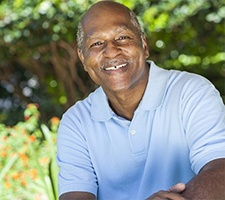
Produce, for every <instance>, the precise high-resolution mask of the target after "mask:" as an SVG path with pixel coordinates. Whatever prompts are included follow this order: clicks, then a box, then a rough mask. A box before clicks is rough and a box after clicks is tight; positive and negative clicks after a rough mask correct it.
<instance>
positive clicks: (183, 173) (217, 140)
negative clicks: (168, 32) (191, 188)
mask: <svg viewBox="0 0 225 200" xmlns="http://www.w3.org/2000/svg"><path fill="white" fill-rule="evenodd" d="M149 63H150V65H151V67H150V74H149V82H148V85H147V88H146V91H145V94H144V97H143V99H142V101H141V102H140V104H139V106H138V108H137V109H136V111H135V114H134V117H133V119H132V121H128V120H125V119H123V118H121V117H119V116H117V115H116V114H114V113H113V111H112V110H111V109H110V107H109V104H108V101H107V97H106V95H105V93H104V92H103V90H102V88H101V87H99V88H98V89H97V90H96V91H94V92H93V93H91V94H90V95H89V96H88V97H87V98H86V99H84V100H83V101H79V102H77V103H76V104H75V105H74V106H72V107H71V108H70V109H69V110H68V111H67V112H66V113H65V114H64V115H63V118H62V120H61V123H60V127H59V131H58V139H57V147H58V154H57V161H58V165H59V167H60V173H59V195H61V194H63V193H66V192H71V191H86V192H90V193H93V194H94V195H96V196H97V199H103V200H112V199H116V200H142V199H146V198H147V197H149V196H150V195H152V194H153V193H155V192H157V191H159V190H167V189H168V188H170V187H171V186H172V185H174V184H176V183H178V182H184V183H186V182H188V181H189V180H190V179H191V178H192V177H193V176H195V174H197V173H198V172H199V170H200V169H201V168H202V167H203V166H204V165H205V164H206V163H207V162H209V161H211V160H213V159H217V158H222V157H223V158H224V157H225V108H224V105H223V102H222V99H221V98H220V95H219V93H218V91H217V90H216V89H215V88H214V86H213V85H212V84H211V83H210V82H209V81H208V80H206V79H205V78H203V77H201V76H199V75H194V74H191V73H187V72H180V71H175V70H165V69H162V68H159V67H157V66H156V65H155V64H154V63H153V62H151V61H150V62H149Z"/></svg>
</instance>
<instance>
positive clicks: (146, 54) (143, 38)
mask: <svg viewBox="0 0 225 200" xmlns="http://www.w3.org/2000/svg"><path fill="white" fill-rule="evenodd" d="M141 39H142V47H143V49H144V52H145V57H146V58H148V57H149V47H148V43H147V39H146V37H145V35H144V34H143V35H142V37H141Z"/></svg>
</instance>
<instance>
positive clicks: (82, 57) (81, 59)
mask: <svg viewBox="0 0 225 200" xmlns="http://www.w3.org/2000/svg"><path fill="white" fill-rule="evenodd" d="M77 55H78V57H79V58H80V61H81V62H82V64H83V66H84V70H85V71H87V67H86V66H85V64H84V55H83V53H82V50H81V49H77Z"/></svg>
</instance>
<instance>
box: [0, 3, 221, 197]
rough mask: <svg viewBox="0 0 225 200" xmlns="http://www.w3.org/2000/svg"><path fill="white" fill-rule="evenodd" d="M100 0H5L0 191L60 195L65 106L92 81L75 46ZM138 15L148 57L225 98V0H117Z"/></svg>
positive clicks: (0, 23)
mask: <svg viewBox="0 0 225 200" xmlns="http://www.w3.org/2000/svg"><path fill="white" fill-rule="evenodd" d="M94 2H96V1H95V0H1V1H0V191H1V193H0V197H1V199H2V200H4V199H6V200H8V199H21V200H22V199H24V200H25V199H29V200H31V199H39V200H40V199H43V200H46V199H52V200H55V199H57V180H56V179H57V178H56V177H57V166H56V163H55V152H56V147H55V146H56V145H55V140H56V132H57V126H58V123H59V120H60V118H61V116H62V114H63V113H64V112H65V111H66V110H67V109H68V108H69V107H70V106H71V105H73V104H74V103H75V102H76V101H78V100H80V99H83V98H84V97H86V96H87V95H88V94H89V93H90V92H91V91H93V90H94V89H95V88H96V87H97V85H95V84H94V83H93V82H92V81H91V80H90V79H89V77H88V75H87V73H86V72H84V70H83V67H82V65H81V63H80V61H79V59H78V57H77V54H76V41H75V37H76V31H77V24H78V21H79V19H80V17H81V16H82V14H83V13H84V11H85V10H87V9H88V8H89V7H90V6H91V5H92V4H93V3H94ZM117 2H120V3H123V4H125V5H126V6H128V7H129V8H130V9H132V10H133V11H134V12H135V13H136V14H137V16H138V18H139V20H140V22H141V25H142V27H143V30H144V31H145V33H146V37H147V40H148V44H149V47H150V57H149V59H151V60H153V61H154V62H155V63H156V64H157V65H159V66H161V67H163V68H167V69H177V70H186V71H189V72H194V73H197V74H200V75H202V76H204V77H206V78H207V79H209V80H210V81H211V82H212V83H213V84H214V85H215V87H216V88H217V89H218V90H219V92H220V94H221V97H222V98H223V101H224V102H225V62H224V61H225V51H224V50H225V49H224V48H225V46H224V45H225V4H224V3H225V2H224V0H197V1H196V0H118V1H117Z"/></svg>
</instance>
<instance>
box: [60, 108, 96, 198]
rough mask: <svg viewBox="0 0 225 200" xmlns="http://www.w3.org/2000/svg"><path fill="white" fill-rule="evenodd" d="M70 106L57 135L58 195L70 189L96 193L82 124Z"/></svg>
mask: <svg viewBox="0 0 225 200" xmlns="http://www.w3.org/2000/svg"><path fill="white" fill-rule="evenodd" d="M74 113H76V112H75V110H74V108H73V107H72V109H70V110H69V111H67V112H66V113H65V114H64V116H63V118H62V120H61V123H60V126H59V130H58V136H57V163H58V166H59V168H60V171H59V175H58V189H59V196H60V195H61V194H63V193H67V192H72V191H82V192H89V193H92V194H94V195H96V194H97V178H96V175H95V172H94V168H93V166H92V162H91V159H90V156H89V152H88V149H87V145H86V139H85V135H84V134H83V133H82V125H81V123H80V121H79V117H77V116H76V115H75V114H74Z"/></svg>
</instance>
